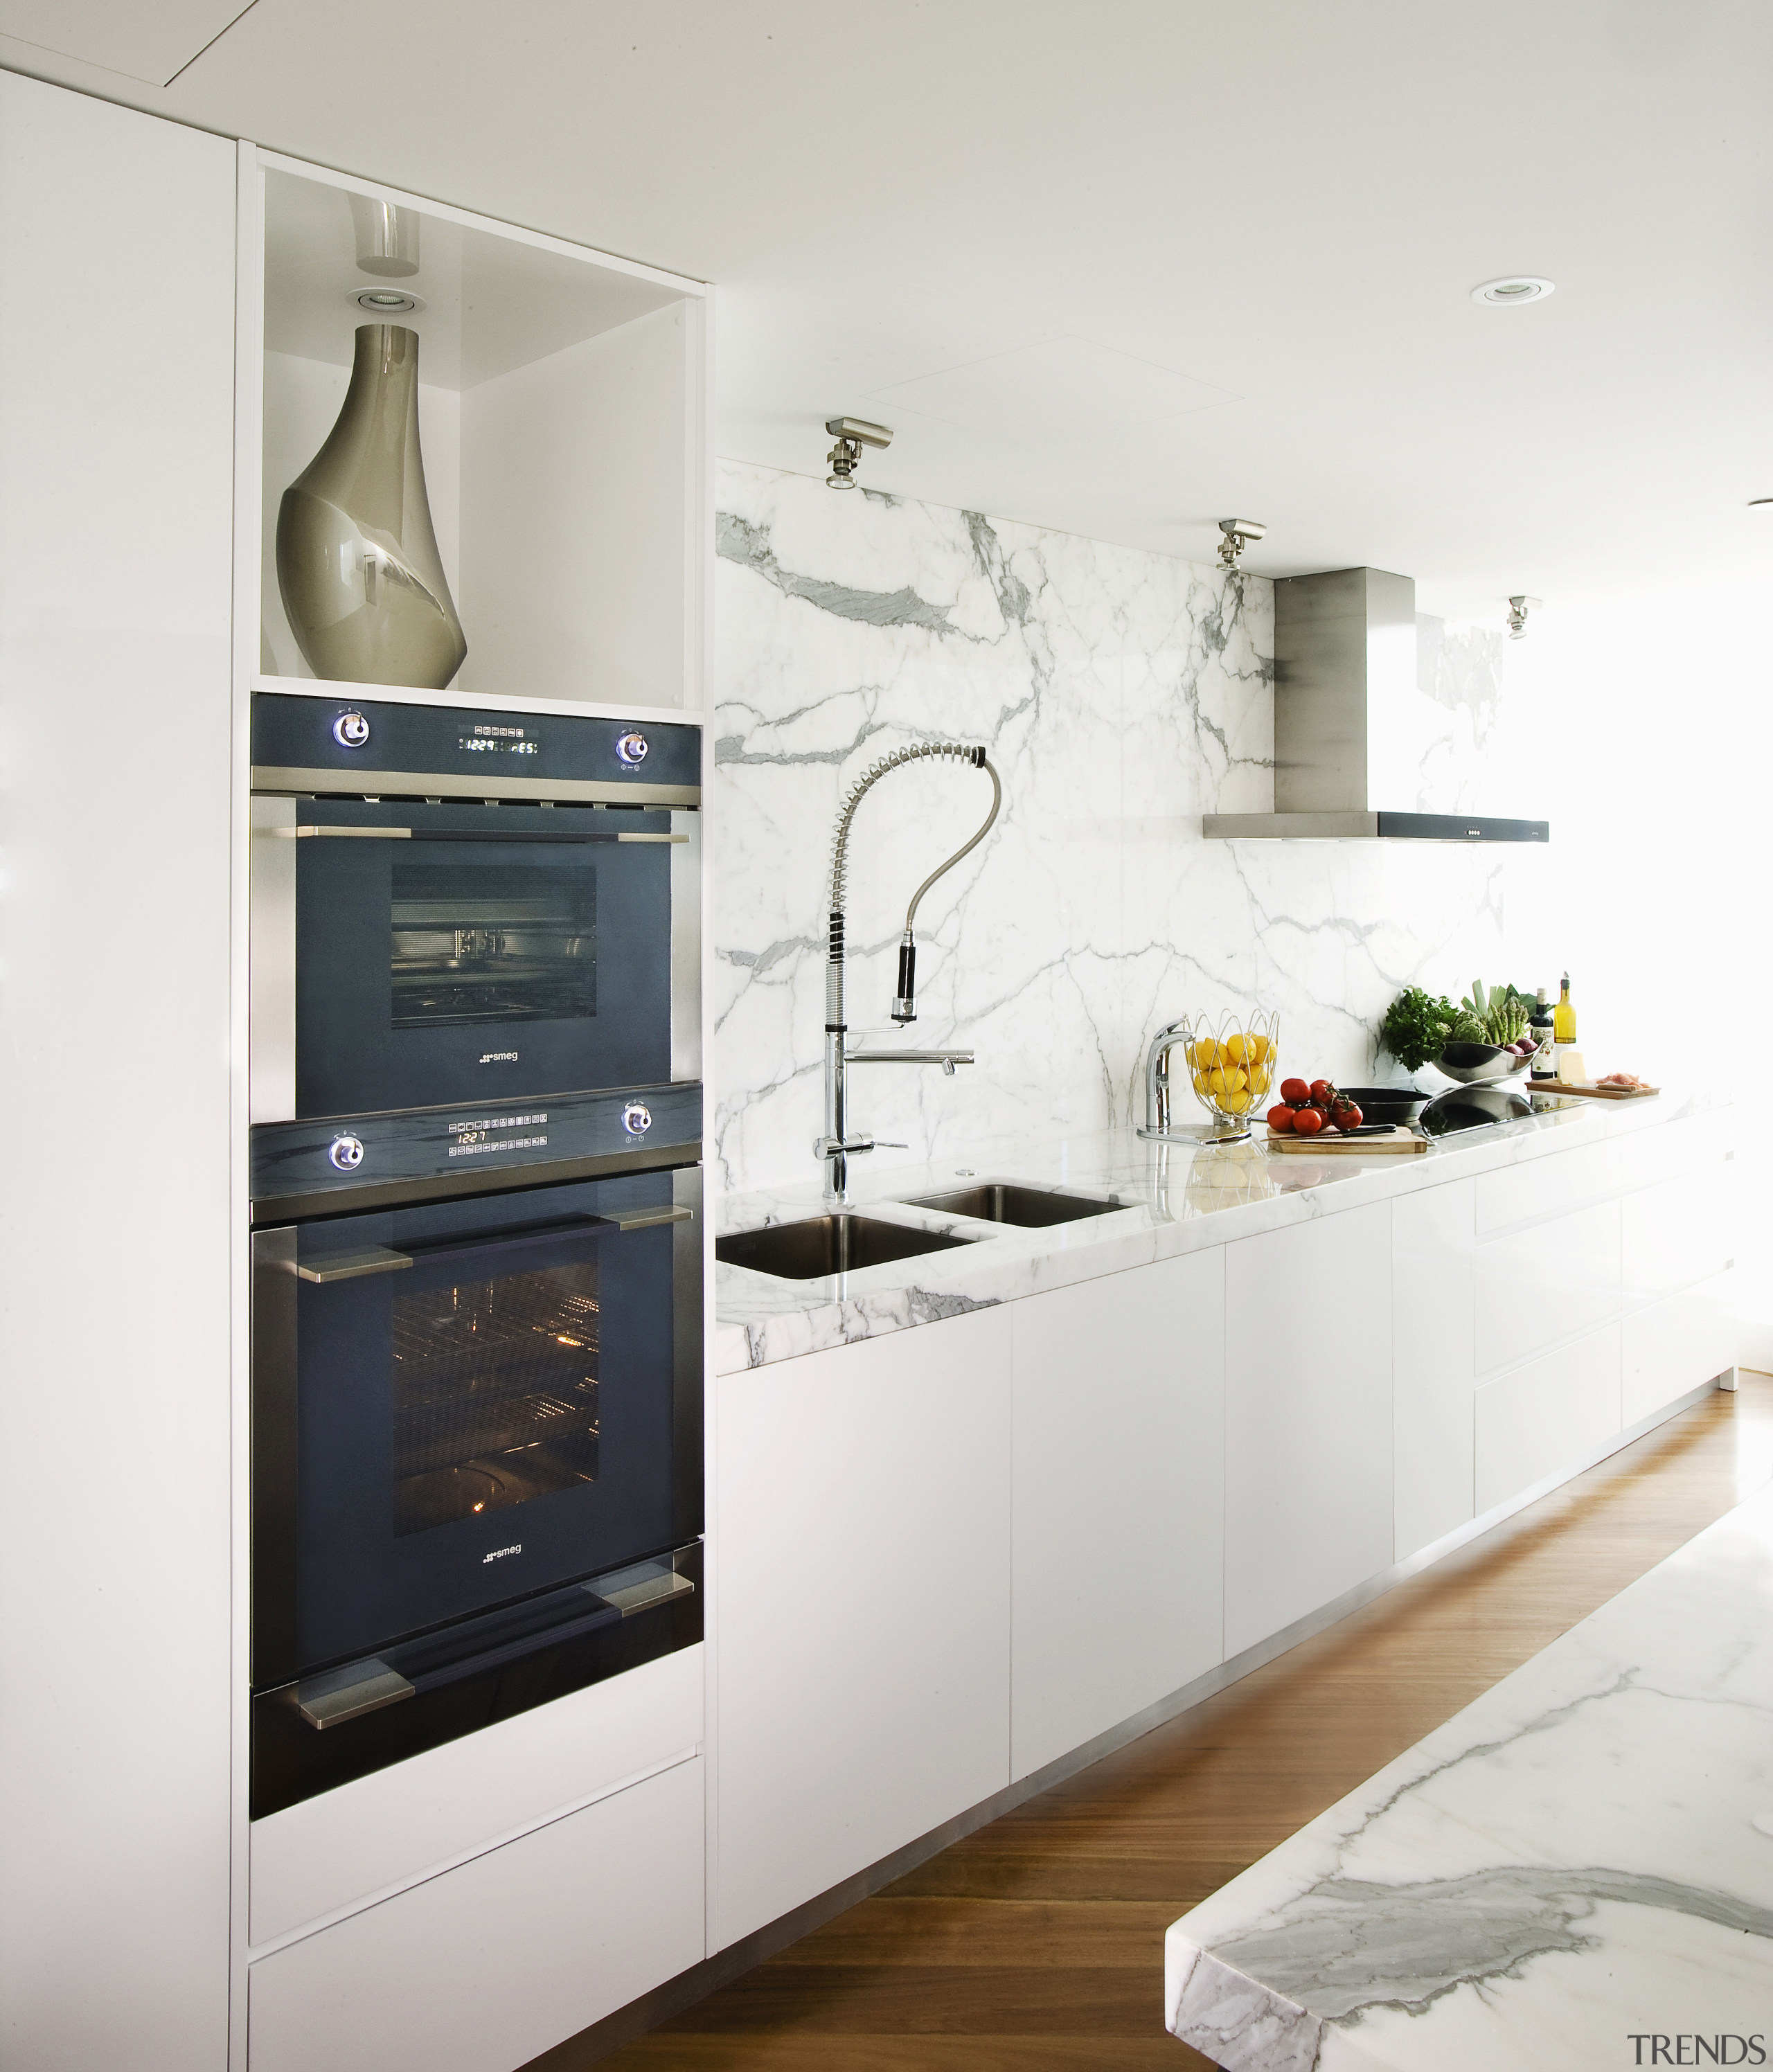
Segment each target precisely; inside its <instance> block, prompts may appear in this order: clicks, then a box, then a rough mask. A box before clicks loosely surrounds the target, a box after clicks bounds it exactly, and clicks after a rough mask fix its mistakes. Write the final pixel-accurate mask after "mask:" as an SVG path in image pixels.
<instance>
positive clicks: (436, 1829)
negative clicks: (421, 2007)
mask: <svg viewBox="0 0 1773 2072" xmlns="http://www.w3.org/2000/svg"><path fill="white" fill-rule="evenodd" d="M701 1678H702V1651H701V1648H700V1647H685V1648H681V1649H680V1650H679V1651H677V1653H676V1654H675V1655H665V1656H664V1657H663V1658H662V1659H660V1660H659V1661H656V1662H648V1663H643V1664H642V1665H641V1666H640V1667H639V1668H638V1669H631V1670H629V1671H627V1673H626V1674H625V1675H620V1676H612V1677H611V1678H610V1679H609V1680H608V1681H607V1683H594V1684H591V1685H590V1687H589V1688H587V1689H586V1690H583V1691H574V1692H571V1693H570V1695H569V1696H566V1697H564V1698H557V1699H555V1700H553V1703H552V1704H546V1705H537V1707H535V1708H533V1710H532V1711H529V1712H520V1713H519V1714H518V1715H517V1716H516V1718H514V1719H509V1720H500V1721H499V1722H498V1723H497V1724H496V1725H493V1726H490V1727H483V1728H482V1729H480V1731H479V1733H473V1734H467V1735H464V1736H463V1738H462V1739H461V1740H459V1741H448V1742H446V1743H445V1744H444V1745H443V1746H442V1748H435V1749H426V1752H425V1753H423V1754H422V1755H416V1756H413V1757H410V1758H409V1760H408V1761H406V1762H401V1763H397V1764H395V1765H394V1766H393V1768H392V1769H389V1770H377V1771H376V1772H375V1774H373V1775H372V1776H369V1777H360V1778H356V1780H355V1781H354V1782H352V1783H349V1784H342V1785H340V1786H338V1788H337V1789H336V1790H332V1791H324V1792H322V1793H321V1794H320V1795H319V1797H318V1798H315V1799H304V1800H303V1801H302V1803H301V1804H300V1805H299V1806H291V1807H288V1808H287V1809H286V1811H283V1812H281V1813H273V1814H271V1815H269V1817H268V1818H267V1819H263V1820H255V1821H254V1822H253V1828H252V1840H251V1844H250V1847H251V1851H252V1858H251V1863H252V1899H251V1917H252V1929H251V1934H252V1939H253V1942H255V1943H263V1942H274V1940H275V1939H276V1938H278V1936H280V1935H286V1934H288V1933H289V1931H290V1930H291V1929H292V1928H298V1927H300V1926H301V1925H302V1922H306V1921H314V1920H317V1919H319V1917H320V1916H321V1915H322V1914H331V1913H332V1912H333V1911H334V1910H335V1909H337V1908H339V1907H341V1906H347V1905H350V1903H351V1902H352V1901H353V1900H361V1899H365V1898H367V1897H368V1896H369V1895H370V1894H371V1893H377V1892H382V1891H385V1889H387V1888H388V1887H389V1885H401V1884H403V1883H405V1882H407V1881H410V1880H411V1879H413V1878H415V1877H418V1876H419V1875H420V1874H421V1873H422V1872H425V1871H426V1870H429V1869H430V1868H431V1867H432V1865H434V1864H442V1863H447V1862H448V1861H449V1860H450V1859H451V1858H453V1857H457V1856H463V1855H466V1854H467V1852H470V1851H471V1850H472V1849H474V1848H476V1847H479V1846H482V1845H483V1844H487V1843H490V1842H492V1841H495V1840H497V1839H498V1838H499V1837H500V1836H503V1835H508V1834H509V1833H511V1831H512V1829H514V1828H522V1827H528V1826H531V1825H533V1823H536V1822H537V1821H539V1820H542V1819H546V1818H547V1817H548V1815H549V1814H551V1813H556V1812H557V1811H560V1810H561V1808H562V1807H566V1806H570V1805H572V1804H573V1803H574V1802H575V1801H579V1800H583V1799H589V1798H590V1797H592V1796H593V1795H594V1794H595V1793H598V1792H600V1791H607V1790H611V1789H612V1788H613V1787H614V1786H616V1785H618V1784H619V1783H621V1782H623V1779H624V1778H631V1777H633V1776H634V1775H636V1773H637V1772H640V1771H644V1770H652V1769H656V1768H657V1767H658V1766H660V1764H662V1763H665V1762H670V1761H671V1760H672V1759H673V1758H674V1757H680V1756H682V1755H683V1754H685V1753H686V1752H688V1751H689V1750H690V1749H694V1748H697V1747H699V1746H700V1745H701V1737H702V1710H701Z"/></svg>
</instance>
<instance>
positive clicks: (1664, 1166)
mask: <svg viewBox="0 0 1773 2072" xmlns="http://www.w3.org/2000/svg"><path fill="white" fill-rule="evenodd" d="M1735 1141H1736V1117H1735V1116H1734V1113H1733V1112H1731V1111H1730V1109H1728V1108H1726V1109H1725V1110H1724V1111H1723V1112H1722V1113H1721V1114H1717V1115H1689V1116H1685V1117H1683V1118H1682V1120H1680V1121H1679V1122H1670V1123H1665V1124H1662V1125H1661V1126H1660V1128H1648V1129H1640V1130H1638V1131H1636V1132H1635V1133H1633V1134H1632V1135H1631V1136H1629V1137H1621V1138H1620V1140H1619V1182H1620V1185H1621V1186H1624V1187H1627V1188H1633V1187H1650V1186H1655V1185H1656V1182H1658V1181H1660V1180H1673V1179H1677V1178H1679V1177H1680V1175H1681V1174H1683V1173H1697V1172H1699V1171H1701V1170H1702V1169H1703V1168H1705V1167H1706V1166H1709V1165H1719V1164H1721V1163H1722V1161H1723V1157H1724V1154H1725V1153H1726V1152H1727V1151H1728V1150H1730V1148H1731V1146H1732V1145H1734V1142H1735Z"/></svg>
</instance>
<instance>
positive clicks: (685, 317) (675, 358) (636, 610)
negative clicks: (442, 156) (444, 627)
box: [257, 152, 706, 710]
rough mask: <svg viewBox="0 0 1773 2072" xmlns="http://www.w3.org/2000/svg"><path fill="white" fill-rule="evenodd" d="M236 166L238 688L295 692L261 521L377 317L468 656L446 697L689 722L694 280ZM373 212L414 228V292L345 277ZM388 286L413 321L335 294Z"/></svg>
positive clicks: (265, 523)
mask: <svg viewBox="0 0 1773 2072" xmlns="http://www.w3.org/2000/svg"><path fill="white" fill-rule="evenodd" d="M257 167H258V180H259V186H260V191H261V194H262V196H263V209H264V213H263V225H264V244H263V252H264V353H263V360H262V364H263V368H264V380H263V391H262V417H261V426H262V435H261V447H260V450H261V456H262V463H263V479H262V485H261V496H260V498H259V500H258V504H259V509H258V513H257V522H258V526H259V553H258V557H257V560H258V565H259V570H260V612H259V663H258V667H259V679H258V680H260V681H261V682H263V683H265V684H267V685H269V684H270V683H272V682H274V681H277V680H305V681H306V682H310V683H311V682H312V681H313V678H314V672H313V671H312V670H311V669H310V668H309V667H308V665H307V664H306V662H305V661H304V660H302V656H301V654H300V652H299V651H298V648H297V647H296V644H295V640H294V635H292V633H291V632H290V625H289V621H288V619H287V618H286V615H285V613H284V610H283V604H282V598H281V596H280V595H279V594H278V581H277V553H276V541H277V518H278V506H279V504H280V503H281V501H282V495H283V492H284V491H285V489H286V488H287V487H288V486H289V485H290V483H292V482H293V481H294V479H295V478H296V477H297V476H298V475H299V474H300V473H301V472H302V470H303V469H304V468H305V467H306V466H307V464H308V463H309V462H310V461H311V459H312V458H314V455H315V454H316V453H317V452H318V451H319V448H320V446H322V444H323V442H324V441H325V439H326V438H327V434H328V433H329V432H330V431H331V429H332V426H333V423H334V421H335V419H336V418H337V417H338V414H339V409H340V407H341V405H343V401H344V397H345V390H346V387H347V384H348V380H349V378H350V372H351V364H352V355H353V351H354V346H355V339H356V331H357V327H359V325H360V324H365V323H376V322H379V321H387V322H390V323H401V324H405V325H407V326H409V327H410V328H411V329H412V330H413V331H417V332H418V335H419V341H420V344H419V376H420V386H419V405H418V407H419V435H420V438H421V441H422V445H423V448H424V456H425V475H426V486H427V489H428V491H429V494H430V505H431V516H432V520H433V523H434V526H435V528H436V532H437V538H438V547H439V549H440V550H441V553H442V560H443V564H444V568H445V571H446V574H447V576H448V578H449V582H450V590H451V592H452V594H453V595H454V597H455V605H456V609H457V611H458V612H459V615H460V617H461V621H462V626H463V631H464V632H465V634H466V635H467V643H468V652H467V660H465V662H464V663H463V665H462V668H460V670H459V672H457V674H456V676H455V678H454V680H452V681H451V683H450V686H449V689H450V693H453V694H459V695H463V696H466V697H474V698H477V699H479V700H483V701H488V702H496V701H504V700H509V699H529V698H561V699H571V700H574V701H586V702H590V703H595V704H601V705H610V706H615V707H619V708H622V709H625V710H631V709H638V708H646V707H679V708H682V707H694V706H697V705H700V704H701V685H700V681H699V676H700V666H701V643H700V636H699V626H700V620H701V585H702V575H701V563H702V556H703V553H704V552H705V531H706V466H705V442H704V429H703V428H704V423H705V409H704V397H705V364H706V344H705V335H706V334H705V290H704V289H703V287H702V286H701V283H699V282H693V281H689V280H685V279H682V278H681V277H678V276H676V275H673V274H669V273H660V272H658V271H656V269H652V268H650V267H646V266H640V265H634V264H632V263H631V262H629V261H625V260H620V259H614V258H610V257H606V256H605V255H603V254H602V253H594V252H591V251H589V250H586V249H584V248H582V247H581V246H577V245H569V244H566V243H565V242H563V241H562V240H559V239H557V238H552V237H545V236H541V235H539V234H537V233H536V232H529V231H524V230H520V229H516V228H512V227H511V226H510V225H508V224H499V223H495V222H492V221H491V220H487V219H485V218H483V217H479V216H470V215H468V214H467V213H465V212H463V211H461V210H459V209H454V208H446V207H445V206H443V205H442V204H440V203H434V202H426V201H419V200H415V199H413V198H412V197H410V196H409V195H403V194H400V193H398V192H397V191H394V190H393V189H389V188H385V187H374V186H371V185H368V184H367V183H357V182H351V181H347V180H344V179H341V178H340V177H339V175H335V174H331V173H327V172H325V171H321V170H319V168H316V167H314V166H304V165H302V164H301V163H300V162H298V161H295V160H291V159H286V158H279V157H278V156H276V155H274V154H271V153H269V152H260V153H258V154H257ZM377 204H379V205H381V206H383V207H385V206H386V205H389V204H392V205H393V207H394V208H397V209H398V210H399V211H400V212H401V216H402V219H403V228H404V229H405V230H406V231H407V232H413V231H416V235H417V251H416V255H414V256H416V257H417V259H418V271H417V272H416V273H410V274H408V275H405V276H404V277H396V278H389V277H386V276H385V275H378V273H376V272H374V271H371V270H368V269H365V268H364V266H363V265H361V264H360V258H361V257H363V256H364V255H368V256H370V257H374V256H375V246H374V243H373V236H374V232H373V230H372V228H368V226H369V225H370V224H371V222H372V209H373V208H374V205H377ZM384 235H385V233H384ZM390 288H393V289H397V290H404V291H407V292H409V293H411V294H415V295H417V296H418V297H420V298H422V302H423V304H424V306H423V308H422V309H419V310H413V311H410V312H405V313H401V314H398V315H389V317H387V318H386V319H381V318H378V317H376V316H375V315H372V314H370V313H368V312H367V311H366V310H364V309H363V308H362V307H361V306H360V305H359V303H358V302H357V301H356V297H357V296H358V295H359V294H361V293H363V292H364V291H366V290H385V289H390Z"/></svg>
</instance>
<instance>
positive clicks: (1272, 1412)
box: [1225, 1202, 1392, 1657]
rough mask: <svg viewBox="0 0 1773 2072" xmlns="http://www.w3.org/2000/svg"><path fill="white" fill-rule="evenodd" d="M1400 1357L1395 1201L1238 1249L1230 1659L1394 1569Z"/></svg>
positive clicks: (1229, 1496) (1228, 1385) (1228, 1377)
mask: <svg viewBox="0 0 1773 2072" xmlns="http://www.w3.org/2000/svg"><path fill="white" fill-rule="evenodd" d="M1298 1289H1307V1290H1317V1291H1324V1290H1330V1289H1333V1290H1334V1291H1335V1296H1334V1301H1333V1304H1331V1305H1327V1304H1326V1303H1325V1302H1324V1301H1295V1300H1292V1299H1290V1297H1292V1295H1293V1293H1294V1291H1295V1290H1298ZM1332 1309H1333V1313H1332ZM1391 1356H1392V1227H1391V1204H1390V1203H1389V1202H1373V1203H1371V1204H1369V1205H1368V1207H1364V1208H1358V1209H1345V1210H1343V1211H1339V1213H1338V1214H1336V1215H1331V1216H1325V1217H1323V1218H1322V1219H1320V1220H1318V1221H1317V1222H1315V1223H1298V1224H1295V1225H1294V1227H1292V1228H1291V1229H1289V1230H1278V1231H1268V1232H1266V1233H1265V1234H1264V1235H1262V1236H1260V1237H1249V1238H1240V1239H1237V1240H1236V1242H1235V1243H1233V1244H1229V1245H1228V1246H1227V1247H1226V1248H1225V1653H1226V1655H1227V1656H1228V1657H1229V1656H1232V1655H1239V1654H1240V1653H1241V1652H1242V1651H1243V1650H1244V1649H1245V1648H1246V1647H1249V1646H1252V1645H1253V1643H1255V1642H1257V1641H1260V1640H1265V1639H1266V1638H1268V1636H1269V1634H1274V1633H1278V1632H1280V1631H1281V1629H1282V1628H1283V1627H1285V1626H1290V1625H1292V1623H1293V1622H1294V1620H1296V1619H1299V1618H1304V1617H1305V1616H1306V1614H1308V1613H1310V1612H1314V1611H1315V1610H1317V1609H1318V1607H1319V1606H1320V1605H1327V1604H1328V1603H1329V1602H1330V1601H1331V1599H1332V1598H1333V1597H1340V1596H1341V1595H1342V1593H1343V1591H1344V1590H1347V1589H1352V1588H1353V1587H1354V1585H1355V1584H1357V1583H1361V1582H1364V1581H1366V1579H1367V1578H1368V1577H1369V1576H1372V1575H1376V1574H1377V1573H1378V1572H1379V1571H1380V1569H1381V1568H1388V1567H1389V1566H1390V1565H1391V1560H1392V1444H1391V1441H1392V1374H1391V1364H1392V1357H1391Z"/></svg>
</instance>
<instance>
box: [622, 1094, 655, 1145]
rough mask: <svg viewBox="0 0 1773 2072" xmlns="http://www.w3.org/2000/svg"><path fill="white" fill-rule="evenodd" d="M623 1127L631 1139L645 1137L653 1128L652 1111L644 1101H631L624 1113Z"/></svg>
mask: <svg viewBox="0 0 1773 2072" xmlns="http://www.w3.org/2000/svg"><path fill="white" fill-rule="evenodd" d="M622 1127H623V1128H624V1129H625V1130H626V1131H627V1133H628V1134H629V1136H630V1137H644V1136H645V1135H646V1133H647V1132H648V1130H649V1129H651V1128H652V1109H651V1108H648V1106H647V1104H646V1103H645V1102H644V1101H630V1102H629V1103H628V1104H627V1107H626V1108H623V1111H622Z"/></svg>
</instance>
